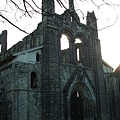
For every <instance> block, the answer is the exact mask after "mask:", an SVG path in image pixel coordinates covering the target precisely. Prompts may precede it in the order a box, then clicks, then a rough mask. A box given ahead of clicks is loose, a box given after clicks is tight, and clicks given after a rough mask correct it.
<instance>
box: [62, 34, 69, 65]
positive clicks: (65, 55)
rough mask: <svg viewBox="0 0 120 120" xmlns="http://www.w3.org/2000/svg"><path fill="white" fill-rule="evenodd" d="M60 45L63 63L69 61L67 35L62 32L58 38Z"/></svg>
mask: <svg viewBox="0 0 120 120" xmlns="http://www.w3.org/2000/svg"><path fill="white" fill-rule="evenodd" d="M60 47H61V61H62V62H63V63H70V53H69V52H70V49H69V36H68V35H66V34H62V36H61V39H60Z"/></svg>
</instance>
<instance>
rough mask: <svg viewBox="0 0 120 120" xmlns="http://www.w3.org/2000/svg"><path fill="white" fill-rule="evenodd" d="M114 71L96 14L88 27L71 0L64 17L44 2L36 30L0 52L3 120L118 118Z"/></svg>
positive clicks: (49, 1)
mask: <svg viewBox="0 0 120 120" xmlns="http://www.w3.org/2000/svg"><path fill="white" fill-rule="evenodd" d="M63 34H64V35H66V37H67V38H68V40H67V41H68V43H69V47H68V48H66V49H61V46H62V44H61V39H62V38H61V36H62V35H63ZM3 41H5V43H7V42H6V37H4V39H2V40H1V39H0V42H1V44H3ZM63 41H64V40H63ZM4 45H6V44H4ZM6 47H7V46H6ZM112 70H113V69H112V67H111V66H109V65H108V64H107V63H106V62H105V61H103V60H102V56H101V46H100V40H99V39H98V30H97V19H96V17H95V14H94V12H91V13H90V12H88V13H87V18H86V25H85V24H82V23H81V22H80V18H79V16H78V14H77V13H76V11H75V8H74V1H73V0H69V9H66V10H65V11H64V13H63V14H61V15H58V14H56V13H55V1H54V0H42V22H40V23H39V24H38V27H37V29H36V30H34V31H33V32H32V33H31V34H29V35H28V36H26V37H25V38H23V40H22V41H20V42H18V43H17V44H15V45H14V46H13V47H11V48H10V49H9V50H7V48H5V49H4V50H3V51H2V52H1V54H0V120H95V119H97V120H110V119H113V120H119V119H120V116H119V111H120V108H119V107H117V106H119V97H120V96H119V95H120V94H119V93H120V92H119V79H118V78H120V76H119V75H118V74H117V76H116V74H115V73H114V74H113V73H112ZM108 71H109V72H108ZM113 81H114V82H113ZM112 83H114V84H112ZM111 89H112V92H111ZM116 91H117V92H116ZM113 96H115V97H113ZM114 104H116V105H114Z"/></svg>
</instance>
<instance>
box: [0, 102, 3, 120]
mask: <svg viewBox="0 0 120 120" xmlns="http://www.w3.org/2000/svg"><path fill="white" fill-rule="evenodd" d="M0 120H3V104H2V102H0Z"/></svg>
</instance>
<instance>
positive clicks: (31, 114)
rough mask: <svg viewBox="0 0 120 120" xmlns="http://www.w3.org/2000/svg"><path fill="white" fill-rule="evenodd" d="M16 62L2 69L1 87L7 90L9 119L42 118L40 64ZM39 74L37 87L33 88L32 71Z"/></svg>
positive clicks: (6, 98) (30, 119) (0, 71)
mask: <svg viewBox="0 0 120 120" xmlns="http://www.w3.org/2000/svg"><path fill="white" fill-rule="evenodd" d="M38 64H39V63H37V64H35V65H34V64H27V63H22V62H15V63H13V64H11V65H9V66H7V67H4V68H3V69H4V70H3V69H0V73H1V74H0V75H1V79H0V83H1V85H0V88H2V89H4V91H5V96H6V97H5V101H6V108H7V109H6V114H7V118H8V119H9V120H27V119H29V120H34V119H35V120H40V119H41V94H40V87H41V86H40V85H41V77H40V75H41V73H40V65H38ZM38 70H39V71H38ZM33 71H34V72H35V73H36V74H37V85H38V86H37V88H34V89H33V88H31V78H30V77H31V76H30V75H31V72H33ZM9 104H10V105H9Z"/></svg>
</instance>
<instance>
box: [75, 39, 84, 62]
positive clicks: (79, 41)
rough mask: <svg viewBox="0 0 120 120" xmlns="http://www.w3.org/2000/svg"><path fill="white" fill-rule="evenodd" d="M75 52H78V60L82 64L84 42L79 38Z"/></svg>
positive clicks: (76, 41) (76, 40)
mask: <svg viewBox="0 0 120 120" xmlns="http://www.w3.org/2000/svg"><path fill="white" fill-rule="evenodd" d="M75 50H76V51H75V52H76V60H77V61H78V62H80V60H81V59H82V58H81V57H82V40H81V39H79V38H76V39H75Z"/></svg>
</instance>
